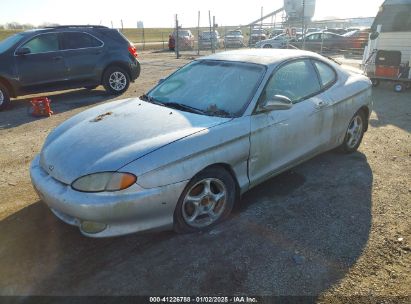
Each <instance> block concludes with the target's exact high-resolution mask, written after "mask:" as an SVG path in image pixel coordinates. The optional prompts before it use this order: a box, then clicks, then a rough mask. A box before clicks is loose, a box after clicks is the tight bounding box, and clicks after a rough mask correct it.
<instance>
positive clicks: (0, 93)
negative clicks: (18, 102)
mask: <svg viewBox="0 0 411 304" xmlns="http://www.w3.org/2000/svg"><path fill="white" fill-rule="evenodd" d="M10 104H11V101H10V95H9V92H8V90H7V88H6V87H5V86H4V85H2V84H1V83H0V111H3V110H4V109H6V108H7V107H9V106H10Z"/></svg>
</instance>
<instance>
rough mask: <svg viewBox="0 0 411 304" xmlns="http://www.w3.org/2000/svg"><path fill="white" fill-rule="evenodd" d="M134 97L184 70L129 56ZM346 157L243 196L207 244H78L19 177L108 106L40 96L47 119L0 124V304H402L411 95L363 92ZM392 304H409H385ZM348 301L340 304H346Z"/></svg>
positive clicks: (17, 117) (197, 238)
mask: <svg viewBox="0 0 411 304" xmlns="http://www.w3.org/2000/svg"><path fill="white" fill-rule="evenodd" d="M141 59H142V65H143V72H142V76H141V78H139V79H138V80H137V82H136V83H135V84H133V85H132V86H131V87H130V89H129V91H128V92H127V94H125V96H122V97H121V98H124V97H129V96H138V95H139V94H142V93H143V92H145V91H146V90H147V89H148V88H150V87H151V86H153V85H154V84H155V83H156V82H157V81H158V80H159V79H160V78H162V77H164V76H166V75H168V74H169V73H170V72H172V71H173V70H175V69H176V68H177V67H179V66H180V65H182V64H184V63H185V62H187V61H188V59H187V58H185V59H180V60H176V59H174V57H173V55H172V54H168V53H157V54H153V53H143V54H141ZM373 94H374V100H375V111H374V112H373V113H372V117H371V122H370V129H369V131H368V132H367V133H366V135H365V137H364V141H363V143H362V145H361V147H360V150H359V152H357V153H355V154H352V155H341V154H338V153H336V152H329V153H325V154H323V155H321V156H318V157H316V158H315V159H312V160H311V161H308V162H307V163H305V164H303V165H300V166H298V167H297V168H295V169H293V170H292V171H289V172H286V173H284V174H282V175H280V176H278V177H276V178H273V179H271V180H270V181H268V182H266V183H265V184H263V185H261V186H259V187H257V188H255V189H253V190H252V191H250V192H249V193H247V194H246V195H245V196H244V197H243V199H242V201H241V202H239V204H238V205H237V206H236V209H235V211H234V213H233V215H232V216H231V218H230V219H228V220H227V221H226V222H224V223H223V224H221V225H219V226H217V227H216V228H214V230H212V231H210V232H208V233H199V234H190V235H177V234H175V233H173V232H161V233H150V234H143V235H141V234H140V235H139V234H134V235H130V236H125V237H119V238H111V239H90V238H85V237H83V236H81V234H80V233H79V231H78V229H76V228H74V227H71V226H68V225H66V224H64V223H62V222H60V221H59V220H58V219H56V217H54V216H53V215H52V214H51V212H50V211H49V210H48V209H47V207H46V206H45V205H44V204H43V203H42V202H41V201H39V198H38V197H37V195H36V194H35V192H34V190H33V189H32V187H31V184H30V179H29V173H28V168H29V163H30V161H31V159H32V158H33V157H34V155H35V154H36V153H38V152H39V151H40V148H41V146H42V144H43V141H44V139H45V137H46V136H47V134H48V133H49V132H50V131H51V130H52V129H53V128H54V127H55V126H57V125H58V124H59V123H61V122H63V121H64V120H66V119H67V118H69V117H71V116H73V115H74V114H76V113H78V112H80V111H83V110H85V109H86V108H88V107H92V106H94V105H96V104H100V103H103V102H108V101H110V100H112V99H111V98H110V97H107V96H106V95H104V92H103V90H102V89H101V88H98V89H96V90H94V91H92V92H88V91H86V90H77V91H71V92H64V93H55V94H51V99H52V100H53V110H54V111H55V113H56V114H55V115H54V116H53V117H51V118H47V119H35V118H32V117H30V116H28V115H27V107H28V102H27V98H21V99H18V100H15V101H14V103H13V108H12V109H10V110H9V111H6V112H1V113H0V147H1V153H0V194H1V196H0V295H178V296H180V295H233V294H236V295H237V294H239V295H244V294H248V295H314V296H316V297H318V298H317V300H318V301H320V302H329V301H333V300H335V296H337V295H338V296H352V295H362V296H367V297H370V296H371V297H374V299H377V298H376V297H378V296H383V297H386V298H385V300H386V301H394V302H396V301H401V302H404V303H405V302H407V300H408V301H409V300H410V298H409V297H410V296H411V276H410V266H411V258H410V242H411V226H410V223H411V208H410V202H411V199H410V198H411V138H410V131H411V91H408V92H405V93H402V94H396V93H393V92H392V90H391V87H389V86H381V87H379V88H377V89H374V93H373ZM395 296H408V299H406V298H401V299H400V298H396V297H395ZM360 299H361V298H355V299H354V298H350V299H349V301H348V300H347V299H346V300H345V301H344V300H343V301H342V302H347V301H348V302H351V301H354V300H358V301H359V300H360Z"/></svg>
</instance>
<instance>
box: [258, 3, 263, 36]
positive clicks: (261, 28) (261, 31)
mask: <svg viewBox="0 0 411 304" xmlns="http://www.w3.org/2000/svg"><path fill="white" fill-rule="evenodd" d="M263 16H264V7H263V6H262V7H261V23H260V34H259V37H258V41H261V40H262V34H263Z"/></svg>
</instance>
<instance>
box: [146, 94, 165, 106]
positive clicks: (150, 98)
mask: <svg viewBox="0 0 411 304" xmlns="http://www.w3.org/2000/svg"><path fill="white" fill-rule="evenodd" d="M140 99H141V100H143V101H148V102H150V103H154V104H156V105H159V106H164V103H162V102H160V101H158V100H156V99H155V98H154V97H151V96H148V95H147V94H144V95H141V96H140Z"/></svg>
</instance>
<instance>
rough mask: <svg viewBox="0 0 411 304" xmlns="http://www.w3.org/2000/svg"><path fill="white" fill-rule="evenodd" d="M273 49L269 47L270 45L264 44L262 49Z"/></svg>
mask: <svg viewBox="0 0 411 304" xmlns="http://www.w3.org/2000/svg"><path fill="white" fill-rule="evenodd" d="M272 48H273V47H272V46H271V44H265V45H264V46H263V49H272Z"/></svg>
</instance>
